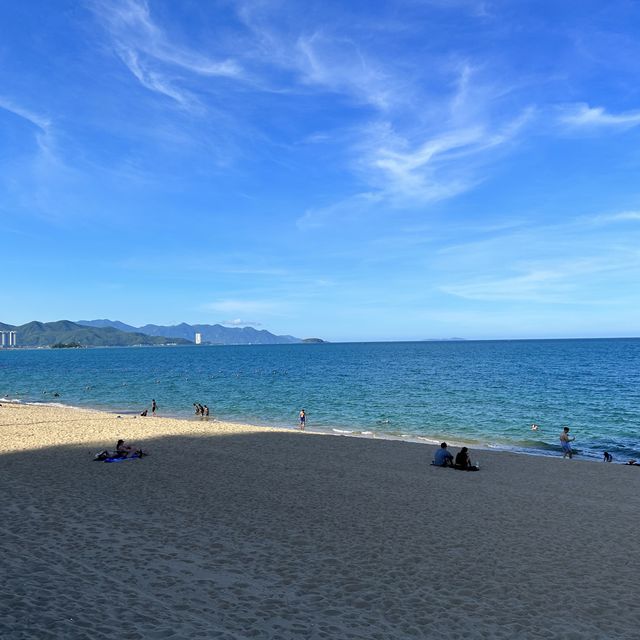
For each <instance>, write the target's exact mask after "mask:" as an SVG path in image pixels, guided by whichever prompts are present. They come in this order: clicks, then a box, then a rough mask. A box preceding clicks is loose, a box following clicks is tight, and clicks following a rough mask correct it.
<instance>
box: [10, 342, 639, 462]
mask: <svg viewBox="0 0 640 640" xmlns="http://www.w3.org/2000/svg"><path fill="white" fill-rule="evenodd" d="M54 392H55V393H58V394H59V397H57V398H54V397H53V394H54ZM0 397H4V398H5V399H16V400H20V401H22V402H60V403H63V404H68V405H73V406H81V407H93V408H97V409H106V410H109V411H117V412H128V411H135V412H139V411H141V410H142V409H143V408H144V407H145V406H150V404H151V399H152V398H155V399H156V401H157V402H158V406H159V414H160V415H174V416H184V417H186V416H191V415H192V413H193V408H192V403H193V402H200V403H202V404H207V405H209V407H210V409H211V413H212V415H213V416H215V417H216V418H219V419H228V420H235V421H240V422H249V423H252V424H264V425H278V426H295V425H296V423H297V415H298V411H299V410H300V408H303V407H304V408H305V409H306V411H307V416H308V427H307V428H308V429H309V430H328V431H331V430H334V429H335V430H339V431H353V432H355V433H362V432H373V433H376V434H380V435H383V434H384V435H389V436H398V437H411V438H426V439H433V440H441V439H445V438H446V439H448V440H451V441H453V442H467V443H471V444H475V445H483V446H495V447H501V448H511V449H516V450H522V451H528V452H534V453H545V452H552V451H553V452H556V451H557V450H558V435H559V432H560V430H561V428H562V426H564V425H568V426H569V427H571V432H572V434H573V435H575V436H576V442H575V447H576V449H577V450H578V451H579V452H580V453H581V454H582V455H585V456H590V457H596V456H597V457H601V455H602V451H604V450H605V449H606V450H608V451H610V452H611V453H613V455H614V456H615V457H616V459H617V460H622V459H626V458H628V457H640V339H615V340H604V339H603V340H530V341H487V342H484V341H483V342H415V343H410V342H405V343H350V344H320V345H302V344H294V345H264V346H228V347H210V346H200V347H195V346H194V347H151V348H125V349H78V350H76V349H58V350H12V351H9V350H4V351H0ZM534 422H535V423H536V424H538V425H539V426H540V428H539V430H538V431H537V432H534V431H531V429H530V427H531V424H532V423H534Z"/></svg>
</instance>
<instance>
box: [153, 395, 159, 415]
mask: <svg viewBox="0 0 640 640" xmlns="http://www.w3.org/2000/svg"><path fill="white" fill-rule="evenodd" d="M157 408H158V405H157V404H156V401H155V399H154V400H151V415H152V416H155V415H156V409H157Z"/></svg>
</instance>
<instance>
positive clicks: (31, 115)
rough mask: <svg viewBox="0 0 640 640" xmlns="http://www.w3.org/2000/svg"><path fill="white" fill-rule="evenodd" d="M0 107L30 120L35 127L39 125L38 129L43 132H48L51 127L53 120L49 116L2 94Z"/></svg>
mask: <svg viewBox="0 0 640 640" xmlns="http://www.w3.org/2000/svg"><path fill="white" fill-rule="evenodd" d="M0 109H4V110H5V111H8V112H9V113H13V115H15V116H18V117H20V118H22V119H23V120H26V121H27V122H30V123H31V124H32V125H34V126H35V127H38V129H40V130H41V131H42V132H43V133H48V132H49V130H50V128H51V120H50V119H49V118H48V117H46V116H43V115H41V114H39V113H36V112H34V111H31V110H30V109H25V108H24V107H21V106H20V105H17V104H16V103H15V102H13V101H11V100H9V99H8V98H6V97H3V96H0Z"/></svg>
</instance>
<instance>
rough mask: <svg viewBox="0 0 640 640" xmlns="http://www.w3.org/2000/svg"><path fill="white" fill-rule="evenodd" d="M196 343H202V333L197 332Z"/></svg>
mask: <svg viewBox="0 0 640 640" xmlns="http://www.w3.org/2000/svg"><path fill="white" fill-rule="evenodd" d="M195 343H196V344H202V334H201V333H196V339H195Z"/></svg>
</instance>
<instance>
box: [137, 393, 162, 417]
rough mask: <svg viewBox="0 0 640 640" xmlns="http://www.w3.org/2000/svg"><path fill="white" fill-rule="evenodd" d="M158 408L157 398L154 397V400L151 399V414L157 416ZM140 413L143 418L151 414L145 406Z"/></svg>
mask: <svg viewBox="0 0 640 640" xmlns="http://www.w3.org/2000/svg"><path fill="white" fill-rule="evenodd" d="M157 410H158V404H157V403H156V401H155V398H154V399H153V400H151V415H152V416H155V415H156V411H157ZM140 415H141V416H142V417H143V418H146V417H147V416H148V415H149V408H148V407H145V408H144V410H143V411H142V413H141V414H140Z"/></svg>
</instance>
